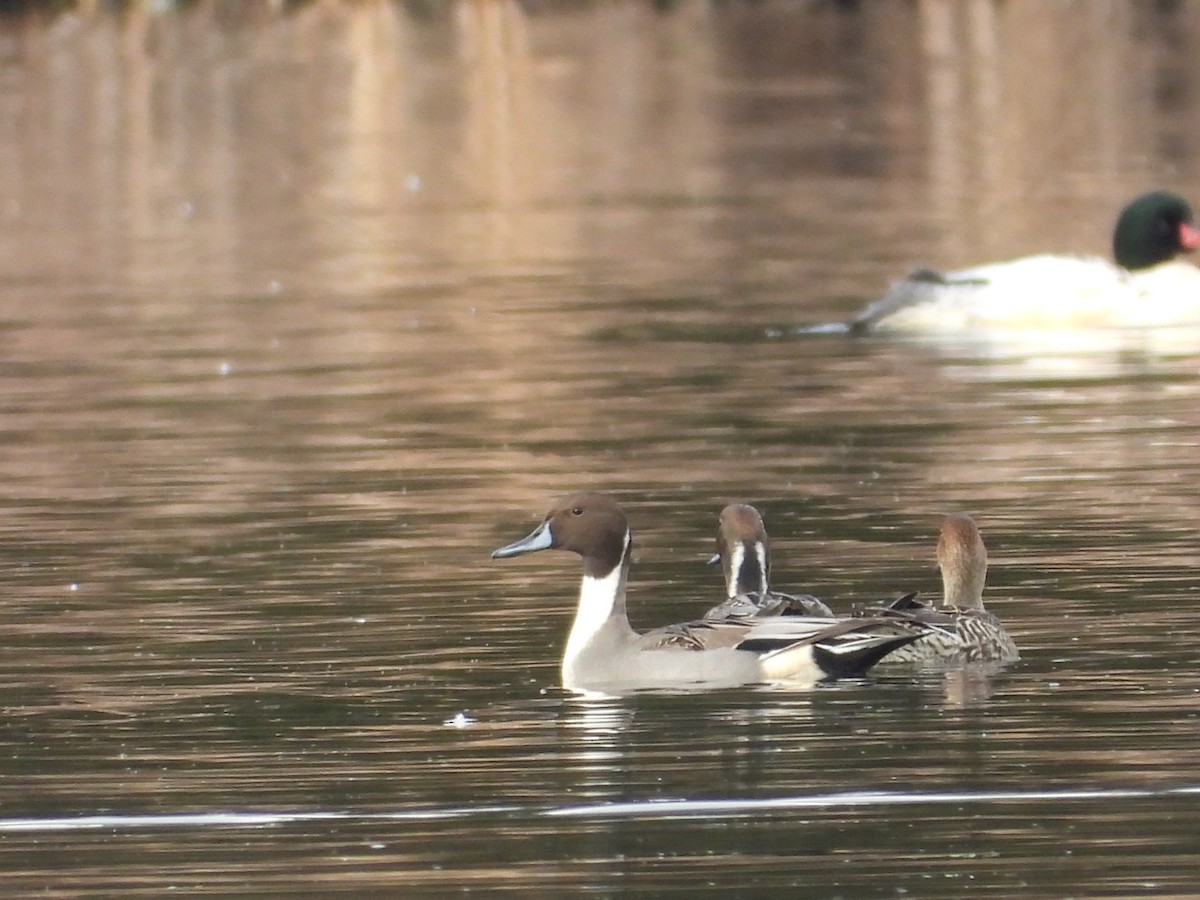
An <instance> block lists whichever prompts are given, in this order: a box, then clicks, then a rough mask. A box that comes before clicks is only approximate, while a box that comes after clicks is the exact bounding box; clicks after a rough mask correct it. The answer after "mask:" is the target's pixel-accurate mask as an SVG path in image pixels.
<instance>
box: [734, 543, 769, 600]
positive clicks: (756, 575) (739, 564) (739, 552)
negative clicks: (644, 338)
mask: <svg viewBox="0 0 1200 900" xmlns="http://www.w3.org/2000/svg"><path fill="white" fill-rule="evenodd" d="M770 565H771V563H770V558H769V557H768V556H767V545H766V544H764V543H763V542H762V541H738V542H737V543H736V544H734V545H733V547H731V548H730V551H729V570H728V572H726V574H725V594H726V596H727V597H728V598H729V599H730V600H732V599H734V598H735V597H739V596H745V595H746V594H753V593H757V594H759V595H760V596H763V597H765V596H766V595H767V584H768V573H769V572H770Z"/></svg>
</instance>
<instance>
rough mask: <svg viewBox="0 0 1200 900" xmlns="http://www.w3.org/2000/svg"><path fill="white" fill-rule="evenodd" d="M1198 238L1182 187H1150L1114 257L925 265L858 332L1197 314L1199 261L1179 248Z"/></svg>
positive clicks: (1176, 321)
mask: <svg viewBox="0 0 1200 900" xmlns="http://www.w3.org/2000/svg"><path fill="white" fill-rule="evenodd" d="M1197 247H1200V230H1198V229H1197V228H1196V227H1195V225H1194V223H1193V219H1192V208H1191V206H1189V205H1188V203H1187V201H1186V200H1184V199H1183V198H1182V197H1179V196H1177V195H1175V194H1172V193H1169V192H1167V191H1151V192H1150V193H1147V194H1142V195H1141V196H1140V197H1137V198H1135V199H1134V200H1133V201H1132V202H1130V203H1129V205H1128V206H1126V207H1125V208H1124V209H1123V210H1122V211H1121V214H1120V216H1119V217H1118V219H1117V225H1116V228H1115V230H1114V232H1113V257H1114V260H1115V262H1110V261H1109V260H1106V259H1102V258H1100V257H1098V256H1062V255H1051V254H1044V255H1039V256H1026V257H1022V258H1020V259H1013V260H1009V261H1007V262H999V263H991V264H989V265H983V266H978V267H976V268H971V269H963V270H960V271H956V272H950V273H947V274H942V273H940V272H936V271H933V270H931V269H918V270H916V271H914V272H912V273H911V274H909V275H908V277H906V278H905V279H904V280H902V281H900V282H897V283H896V284H894V285H893V286H892V288H891V290H890V291H889V292H888V294H887V295H886V296H885V297H883V298H882V299H881V300H878V301H876V302H874V303H872V304H870V305H869V306H867V307H866V309H864V310H863V311H862V312H861V313H860V314H859V315H858V316H857V317H856V318H855V319H854V320H853V321H851V322H849V323H848V324H847V326H846V329H847V330H849V331H850V332H851V333H853V334H863V333H870V332H900V333H911V334H938V333H942V334H952V333H965V334H970V333H973V332H976V333H985V332H988V331H990V330H1004V329H1012V330H1021V329H1066V328H1147V327H1161V326H1179V325H1196V324H1200V269H1197V268H1196V267H1195V266H1193V265H1190V264H1189V263H1186V262H1183V261H1182V260H1179V259H1177V257H1178V256H1179V255H1180V254H1182V253H1186V252H1188V251H1191V250H1195V249H1196V248H1197Z"/></svg>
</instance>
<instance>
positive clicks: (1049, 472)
mask: <svg viewBox="0 0 1200 900" xmlns="http://www.w3.org/2000/svg"><path fill="white" fill-rule="evenodd" d="M158 8H159V7H155V6H154V5H150V4H140V5H131V7H130V8H129V9H127V10H126V11H125V12H124V13H123V14H121V15H119V16H118V15H108V14H104V13H102V12H98V11H97V12H88V11H87V10H86V9H85V10H84V11H83V12H73V13H71V12H68V13H64V14H62V15H57V16H50V15H19V16H9V17H7V18H4V19H3V20H0V85H2V87H3V90H0V127H2V128H3V130H4V133H5V134H6V135H9V136H10V139H9V140H8V141H6V142H4V144H3V147H0V341H2V343H3V347H4V349H5V352H4V354H3V358H2V359H0V425H2V429H0V435H2V437H0V485H3V488H2V489H0V490H2V493H3V498H4V501H5V504H4V506H5V512H6V515H5V517H4V521H3V524H2V525H0V528H2V529H3V536H4V541H3V543H2V544H0V548H2V549H0V553H3V554H4V558H5V563H6V564H5V566H4V572H5V573H6V578H7V587H8V589H7V592H6V597H7V599H6V601H5V603H6V609H7V615H6V616H4V617H3V621H2V622H0V639H2V640H3V643H4V651H5V652H4V654H3V657H2V660H3V661H2V662H0V670H2V672H3V676H4V677H3V682H2V683H3V685H4V688H3V696H4V706H5V719H4V723H3V725H2V726H0V755H2V756H3V759H4V760H5V762H4V764H3V770H2V771H3V776H4V777H3V779H2V780H0V785H2V787H0V798H2V800H3V808H4V814H3V817H0V872H2V873H3V876H2V877H3V882H4V887H5V895H6V896H18V895H20V894H29V893H34V892H39V893H43V894H46V895H49V896H113V895H119V896H126V897H134V896H161V895H162V894H163V893H164V892H166V891H167V890H168V889H172V888H173V889H175V890H176V891H178V892H187V893H193V894H202V893H204V894H210V895H220V894H225V895H234V896H238V895H245V894H246V893H247V892H251V893H259V894H268V893H278V894H284V893H294V894H297V895H302V896H303V895H314V894H348V895H359V896H361V895H363V894H367V893H379V892H387V891H388V890H389V889H395V890H400V889H403V890H404V891H405V892H406V895H407V893H413V892H424V893H429V894H441V893H446V892H448V891H451V890H462V889H470V888H477V889H495V890H509V891H512V892H525V893H533V894H546V895H552V894H557V893H564V894H565V893H575V892H578V891H579V890H583V889H590V890H593V891H594V892H597V893H601V894H609V893H616V892H665V891H666V890H668V889H671V890H674V889H685V890H697V889H702V888H709V889H715V890H723V891H729V890H736V889H738V888H743V889H753V888H762V889H764V890H768V889H775V890H780V889H783V888H786V887H793V886H796V885H805V886H807V887H808V888H810V890H811V892H812V893H814V895H818V894H819V895H821V896H826V895H830V896H835V895H836V896H864V897H865V896H884V895H888V896H891V895H893V894H895V893H899V892H907V893H909V894H910V895H916V896H922V897H957V896H961V895H962V894H963V893H964V892H965V891H967V890H970V891H972V892H973V893H978V894H980V895H987V896H1013V895H1014V894H1020V895H1022V896H1045V897H1057V896H1064V895H1083V894H1097V893H1108V894H1111V895H1134V894H1138V895H1145V894H1152V895H1158V896H1170V895H1176V896H1183V895H1187V894H1188V893H1190V892H1192V890H1193V888H1194V881H1195V878H1194V862H1193V859H1194V847H1193V844H1194V834H1195V827H1196V825H1197V815H1196V813H1195V811H1194V810H1195V804H1194V802H1193V800H1194V798H1193V797H1191V796H1190V795H1189V794H1187V793H1179V792H1177V789H1179V788H1183V789H1189V788H1193V787H1195V785H1196V779H1195V772H1196V770H1197V765H1198V764H1200V759H1198V758H1197V750H1196V740H1195V726H1196V717H1197V706H1196V688H1195V686H1194V672H1195V669H1196V663H1197V659H1196V651H1195V649H1194V648H1195V647H1196V645H1197V640H1196V637H1197V634H1198V632H1200V617H1198V614H1197V612H1196V610H1195V604H1194V603H1192V602H1189V601H1191V600H1192V599H1193V596H1194V594H1195V578H1194V572H1195V568H1196V563H1197V552H1196V550H1195V533H1196V529H1197V524H1198V511H1197V508H1196V503H1195V501H1194V498H1193V492H1192V491H1191V490H1190V487H1189V486H1190V485H1191V484H1192V483H1194V482H1195V480H1196V478H1197V476H1198V475H1200V471H1198V463H1197V459H1198V456H1197V453H1196V444H1197V439H1196V434H1197V429H1198V427H1200V412H1197V410H1198V409H1200V405H1198V404H1197V402H1196V400H1197V394H1198V393H1200V382H1198V380H1197V377H1196V362H1197V356H1198V353H1197V351H1196V350H1195V346H1196V345H1195V344H1194V343H1192V342H1191V337H1190V336H1189V335H1186V334H1173V335H1169V336H1167V337H1166V338H1164V341H1165V343H1161V344H1155V345H1151V346H1131V345H1130V344H1129V343H1127V342H1123V341H1122V342H1117V343H1116V344H1114V345H1112V346H1110V347H1108V348H1105V349H1104V350H1102V351H1101V352H1096V350H1095V348H1094V347H1081V346H1063V345H1061V344H1048V345H1042V346H1037V345H1025V346H979V345H969V344H961V345H947V344H941V345H938V346H924V345H921V344H919V343H909V344H905V343H897V342H886V341H868V342H850V341H845V340H842V339H840V338H837V339H830V338H813V337H799V336H797V335H795V333H794V329H795V327H797V326H801V325H804V324H811V323H813V322H819V321H824V320H829V319H834V318H838V317H841V316H845V315H847V314H849V313H851V312H853V311H854V310H855V309H857V308H858V307H859V305H860V304H861V303H862V302H863V301H864V300H866V299H868V298H870V297H872V296H874V295H876V294H877V293H878V292H879V291H880V290H881V289H882V288H883V286H885V285H886V284H887V282H888V281H889V280H890V279H891V278H894V277H895V276H897V275H898V274H900V273H902V272H903V271H905V270H906V269H907V268H908V267H909V266H911V265H913V264H914V263H918V262H927V263H934V264H937V265H941V266H955V265H960V264H964V263H968V262H972V261H976V260H980V259H985V258H991V257H997V256H1003V255H1007V254H1014V253H1021V252H1026V251H1030V250H1034V249H1041V248H1049V249H1061V250H1064V251H1094V252H1100V251H1102V250H1103V249H1104V247H1105V246H1106V245H1107V230H1108V227H1109V218H1110V216H1111V213H1112V210H1113V209H1115V208H1117V207H1118V206H1119V205H1120V203H1121V202H1122V201H1123V200H1124V199H1125V198H1126V197H1127V196H1128V195H1129V194H1131V193H1133V192H1135V191H1137V190H1140V189H1142V188H1143V187H1145V186H1147V185H1148V184H1156V185H1157V184H1162V185H1166V186H1170V187H1172V188H1175V189H1178V190H1180V191H1181V192H1183V193H1184V194H1187V195H1189V196H1191V197H1192V199H1193V200H1194V201H1200V173H1197V167H1196V154H1195V151H1194V150H1193V144H1194V143H1195V131H1196V128H1195V125H1194V123H1195V122H1196V121H1200V116H1197V115H1196V114H1195V113H1196V109H1195V107H1196V102H1197V101H1196V98H1195V96H1194V92H1193V91H1192V90H1191V89H1190V88H1189V85H1190V84H1191V83H1193V82H1194V81H1195V80H1196V77H1195V76H1196V74H1197V72H1196V69H1197V66H1198V65H1200V64H1198V63H1197V62H1196V60H1197V59H1198V58H1200V55H1198V54H1197V52H1196V46H1195V43H1196V35H1197V26H1198V25H1200V12H1198V11H1197V9H1196V8H1194V7H1192V6H1190V5H1186V4H1149V3H1147V4H1137V3H1135V4H1126V3H1118V2H1090V3H1066V4H1048V3H1043V2H1039V0H1027V2H1013V0H1008V2H1005V3H988V2H948V0H947V2H934V0H926V2H921V3H916V4H908V3H872V4H860V5H858V6H857V7H856V6H855V5H854V4H835V3H811V4H810V3H805V4H798V3H784V2H774V3H753V4H751V3H733V2H729V3H704V4H701V3H689V4H679V5H677V6H674V7H672V6H671V5H670V4H660V5H657V6H656V5H651V4H644V3H635V2H626V3H615V4H602V5H597V6H588V5H584V6H576V5H567V4H563V5H558V4H549V5H544V6H538V7H525V6H521V5H517V4H515V3H503V2H494V3H481V2H480V3H476V2H461V3H453V4H389V3H371V2H368V3H355V4H338V3H314V4H307V5H300V6H298V7H295V8H293V9H292V10H291V11H290V12H289V13H287V14H283V13H276V12H273V11H272V10H271V9H270V8H269V6H268V5H266V4H233V3H216V2H199V3H195V4H192V5H191V6H190V7H189V8H188V9H187V10H185V11H183V12H170V11H160V12H156V11H155V10H156V9H158ZM578 487H600V488H603V489H606V490H611V491H613V492H615V493H616V494H618V495H619V497H620V498H621V500H622V502H623V504H624V505H625V507H626V508H627V510H628V512H629V515H630V518H631V521H632V523H633V526H634V528H635V529H636V531H637V535H638V546H639V551H638V560H637V564H636V566H635V569H634V574H633V579H634V581H633V586H632V595H631V614H632V616H633V618H634V620H635V623H636V624H638V625H644V626H650V625H652V624H656V623H663V622H667V621H672V620H677V619H681V618H685V617H688V616H691V615H694V614H695V612H696V610H697V608H698V606H699V602H701V601H703V602H704V603H705V605H708V601H709V600H711V598H712V594H713V593H714V591H715V590H716V589H717V584H716V579H715V578H714V576H713V572H712V571H711V570H710V569H708V568H707V567H705V566H704V565H703V562H704V559H705V557H706V556H707V554H708V552H709V551H710V547H711V540H712V531H713V526H714V522H715V517H716V514H717V511H718V510H719V509H720V507H721V506H722V505H723V503H724V502H726V501H728V500H732V499H741V500H748V501H751V502H754V503H756V504H758V505H760V506H761V508H762V509H763V510H764V513H765V514H766V517H767V521H768V523H769V524H770V527H771V529H772V534H773V538H774V544H775V548H776V553H777V577H778V580H779V583H780V584H781V585H787V586H792V587H806V588H809V589H812V590H814V591H816V592H818V593H821V594H823V595H825V596H827V597H829V598H830V599H831V601H832V602H833V603H834V604H835V605H837V606H839V607H843V608H844V607H845V606H847V605H848V604H849V603H851V602H854V601H859V600H865V599H873V598H878V597H881V596H888V595H890V594H891V593H892V592H894V591H897V590H902V589H910V588H920V589H923V590H933V589H936V584H937V578H936V572H935V571H934V568H933V540H934V535H935V533H936V527H937V522H938V516H939V515H940V514H941V513H942V512H945V511H947V510H952V509H953V510H964V511H967V512H970V513H971V514H972V515H973V516H975V517H976V519H977V520H978V521H979V523H980V524H981V526H982V527H983V529H984V533H985V536H986V538H987V541H988V545H989V548H990V551H991V557H992V560H993V564H992V568H991V573H990V577H991V585H992V586H991V588H990V590H989V595H988V602H989V606H990V607H992V608H994V609H995V610H996V611H997V612H998V613H1000V614H1001V615H1002V616H1003V617H1004V618H1005V620H1006V621H1007V622H1009V623H1010V625H1011V627H1012V628H1013V630H1014V631H1015V632H1016V633H1017V635H1018V638H1019V641H1020V643H1021V647H1022V661H1021V662H1020V663H1019V664H1017V665H1015V666H1013V667H1010V668H1009V669H1007V670H1005V671H1003V672H1000V673H994V674H991V675H990V676H989V675H988V674H987V673H980V672H969V673H962V672H951V673H940V672H924V673H912V672H908V671H903V670H902V671H891V672H883V673H881V674H879V675H878V677H876V678H873V679H871V680H868V681H863V682H850V683H846V684H839V685H835V686H829V687H822V688H821V689H818V690H816V691H811V692H789V691H768V690H753V689H747V690H739V691H723V692H715V693H711V694H702V695H685V696H653V695H652V696H636V697H631V698H625V699H623V700H609V701H587V700H582V699H579V698H573V697H568V696H565V695H564V694H563V693H562V692H561V691H560V690H559V689H558V687H557V684H556V680H557V658H558V654H559V651H560V648H561V646H562V641H563V639H564V634H565V630H566V626H567V621H566V619H567V616H568V615H569V607H570V604H571V600H572V594H573V591H574V580H575V577H576V573H575V569H574V563H573V561H571V560H568V559H567V558H565V557H564V558H557V559H556V558H554V557H553V556H551V557H550V558H548V559H544V560H540V561H529V562H527V563H524V564H521V565H515V566H499V565H496V564H493V563H490V562H489V560H488V559H487V553H488V551H489V550H490V549H492V548H494V547H495V546H498V545H499V544H500V543H502V542H503V541H504V540H505V539H506V538H507V537H509V536H511V535H512V534H513V533H523V531H522V529H523V528H526V527H528V526H529V525H530V524H531V523H532V522H533V521H535V520H536V519H537V518H538V517H539V516H540V515H541V513H542V512H543V511H544V509H545V508H546V506H547V504H548V502H549V501H550V499H551V498H553V497H554V496H555V495H557V494H560V493H562V492H564V491H565V490H568V489H573V488H578ZM1129 789H1132V790H1133V793H1128V792H1127V791H1128V790H1129ZM864 791H866V792H877V793H872V794H871V795H870V796H869V797H867V798H866V799H864V798H863V797H862V796H861V792H864ZM1080 792H1082V793H1080ZM666 801H671V802H673V803H675V804H676V805H674V806H663V807H660V808H658V809H656V808H655V804H656V802H657V803H663V802H666ZM701 801H705V802H708V801H726V804H725V805H722V804H713V803H709V804H708V805H702V803H701ZM689 803H694V804H695V805H694V806H691V807H689V805H688V804H689ZM612 804H629V806H620V807H613V806H611V805H612ZM756 804H758V805H756ZM213 813H229V816H228V817H226V818H206V816H207V815H208V814H213ZM187 814H195V816H196V818H187V819H183V818H179V817H180V816H183V815H187ZM248 814H257V815H258V818H255V817H254V816H253V815H248ZM288 815H292V816H293V818H288V817H287V816H288ZM93 816H102V817H104V816H107V817H108V818H101V819H89V818H82V819H80V820H79V821H76V817H93ZM139 816H145V817H147V818H136V817H139Z"/></svg>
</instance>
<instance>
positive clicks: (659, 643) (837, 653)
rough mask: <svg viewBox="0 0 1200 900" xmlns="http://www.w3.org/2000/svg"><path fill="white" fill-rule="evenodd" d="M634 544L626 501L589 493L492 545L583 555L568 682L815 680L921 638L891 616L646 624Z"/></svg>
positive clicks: (594, 687) (619, 687) (674, 684)
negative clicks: (635, 602) (631, 599)
mask: <svg viewBox="0 0 1200 900" xmlns="http://www.w3.org/2000/svg"><path fill="white" fill-rule="evenodd" d="M632 546H633V537H632V535H631V533H630V530H629V525H628V523H627V521H626V519H625V515H624V513H622V512H621V510H620V509H619V508H618V506H617V505H616V503H614V502H613V501H612V499H610V498H609V497H607V496H606V495H604V494H597V493H580V494H572V495H570V496H568V497H565V498H563V499H562V500H561V501H559V502H558V503H556V504H555V505H554V507H553V508H552V509H551V510H550V512H549V513H547V514H546V518H545V519H544V520H543V521H542V524H541V525H539V526H538V527H537V528H535V529H534V530H533V532H532V533H530V534H529V535H528V536H527V537H524V538H522V539H521V540H519V541H516V542H515V543H512V544H509V545H508V546H505V547H501V548H500V549H499V550H496V551H495V552H494V553H493V554H492V557H493V558H494V559H495V558H504V557H509V556H517V555H519V554H522V553H530V552H533V551H537V550H551V549H560V550H570V551H573V552H575V553H578V554H579V555H580V556H581V557H582V558H583V581H582V583H581V585H580V589H579V603H578V606H577V607H576V610H575V621H574V623H573V624H572V625H571V633H570V636H569V637H568V638H567V646H566V650H565V652H564V653H563V658H562V683H563V686H564V687H566V688H568V689H571V690H578V691H596V692H621V691H627V690H637V689H640V688H680V687H687V686H707V687H720V686H732V685H739V684H752V683H756V682H768V681H787V682H791V683H796V682H799V683H807V684H812V683H815V682H817V681H820V680H823V679H826V678H830V677H836V676H847V675H857V674H861V673H863V672H865V671H866V670H868V669H870V668H871V666H873V665H874V664H875V663H876V662H878V661H879V660H880V659H882V658H883V657H884V656H886V655H887V654H888V653H890V652H892V651H893V650H895V649H897V648H899V647H903V646H904V645H905V644H908V643H910V642H911V641H912V640H914V639H915V635H913V634H912V633H911V632H910V631H908V630H906V629H904V628H903V627H898V626H897V625H896V624H893V623H889V622H886V621H880V620H871V619H841V620H836V619H835V620H828V619H812V618H805V617H800V616H776V617H772V618H768V619H762V620H750V621H746V622H739V621H725V622H713V621H697V622H689V623H682V624H679V625H669V626H667V627H665V628H657V629H654V630H653V631H648V632H646V633H644V634H639V633H638V632H636V631H634V630H633V628H632V627H631V626H630V624H629V619H628V617H627V615H626V613H625V584H626V581H627V578H628V575H629V564H630V553H631V549H632Z"/></svg>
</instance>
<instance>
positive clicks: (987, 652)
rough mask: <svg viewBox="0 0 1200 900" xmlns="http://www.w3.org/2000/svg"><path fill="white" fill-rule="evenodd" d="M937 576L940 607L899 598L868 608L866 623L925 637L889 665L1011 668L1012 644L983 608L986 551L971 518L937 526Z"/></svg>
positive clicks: (910, 597) (1014, 656)
mask: <svg viewBox="0 0 1200 900" xmlns="http://www.w3.org/2000/svg"><path fill="white" fill-rule="evenodd" d="M937 560H938V568H940V569H941V570H942V605H941V606H936V607H935V606H928V605H926V604H924V603H921V602H919V601H917V600H916V599H914V595H911V594H910V595H908V596H905V597H901V598H900V599H899V600H897V601H895V602H893V603H892V604H891V605H889V606H886V607H868V608H867V609H865V610H863V614H864V615H866V616H870V617H885V618H896V619H901V620H905V621H911V622H918V623H920V624H922V625H926V626H928V627H929V629H930V630H929V632H928V633H927V634H926V635H925V636H923V637H921V638H920V639H919V640H917V641H914V642H913V643H912V644H909V645H908V646H906V647H901V648H899V649H898V650H896V652H894V653H893V654H891V656H890V657H889V662H914V661H922V662H924V661H939V660H940V661H946V662H1003V663H1007V662H1012V661H1013V660H1015V659H1017V658H1019V656H1020V654H1019V653H1018V651H1017V645H1016V642H1015V641H1013V639H1012V636H1011V635H1010V634H1009V633H1008V631H1007V630H1006V629H1005V627H1004V625H1003V624H1001V622H1000V620H999V619H998V618H996V616H994V615H992V614H991V613H990V612H988V611H987V610H985V609H984V608H983V587H984V583H985V581H986V580H987V548H986V547H984V545H983V538H982V536H980V534H979V529H978V528H977V527H976V526H975V523H974V522H973V521H972V520H971V518H970V516H964V515H951V516H946V517H945V518H944V519H943V520H942V527H941V535H940V537H939V538H938V545H937Z"/></svg>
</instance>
